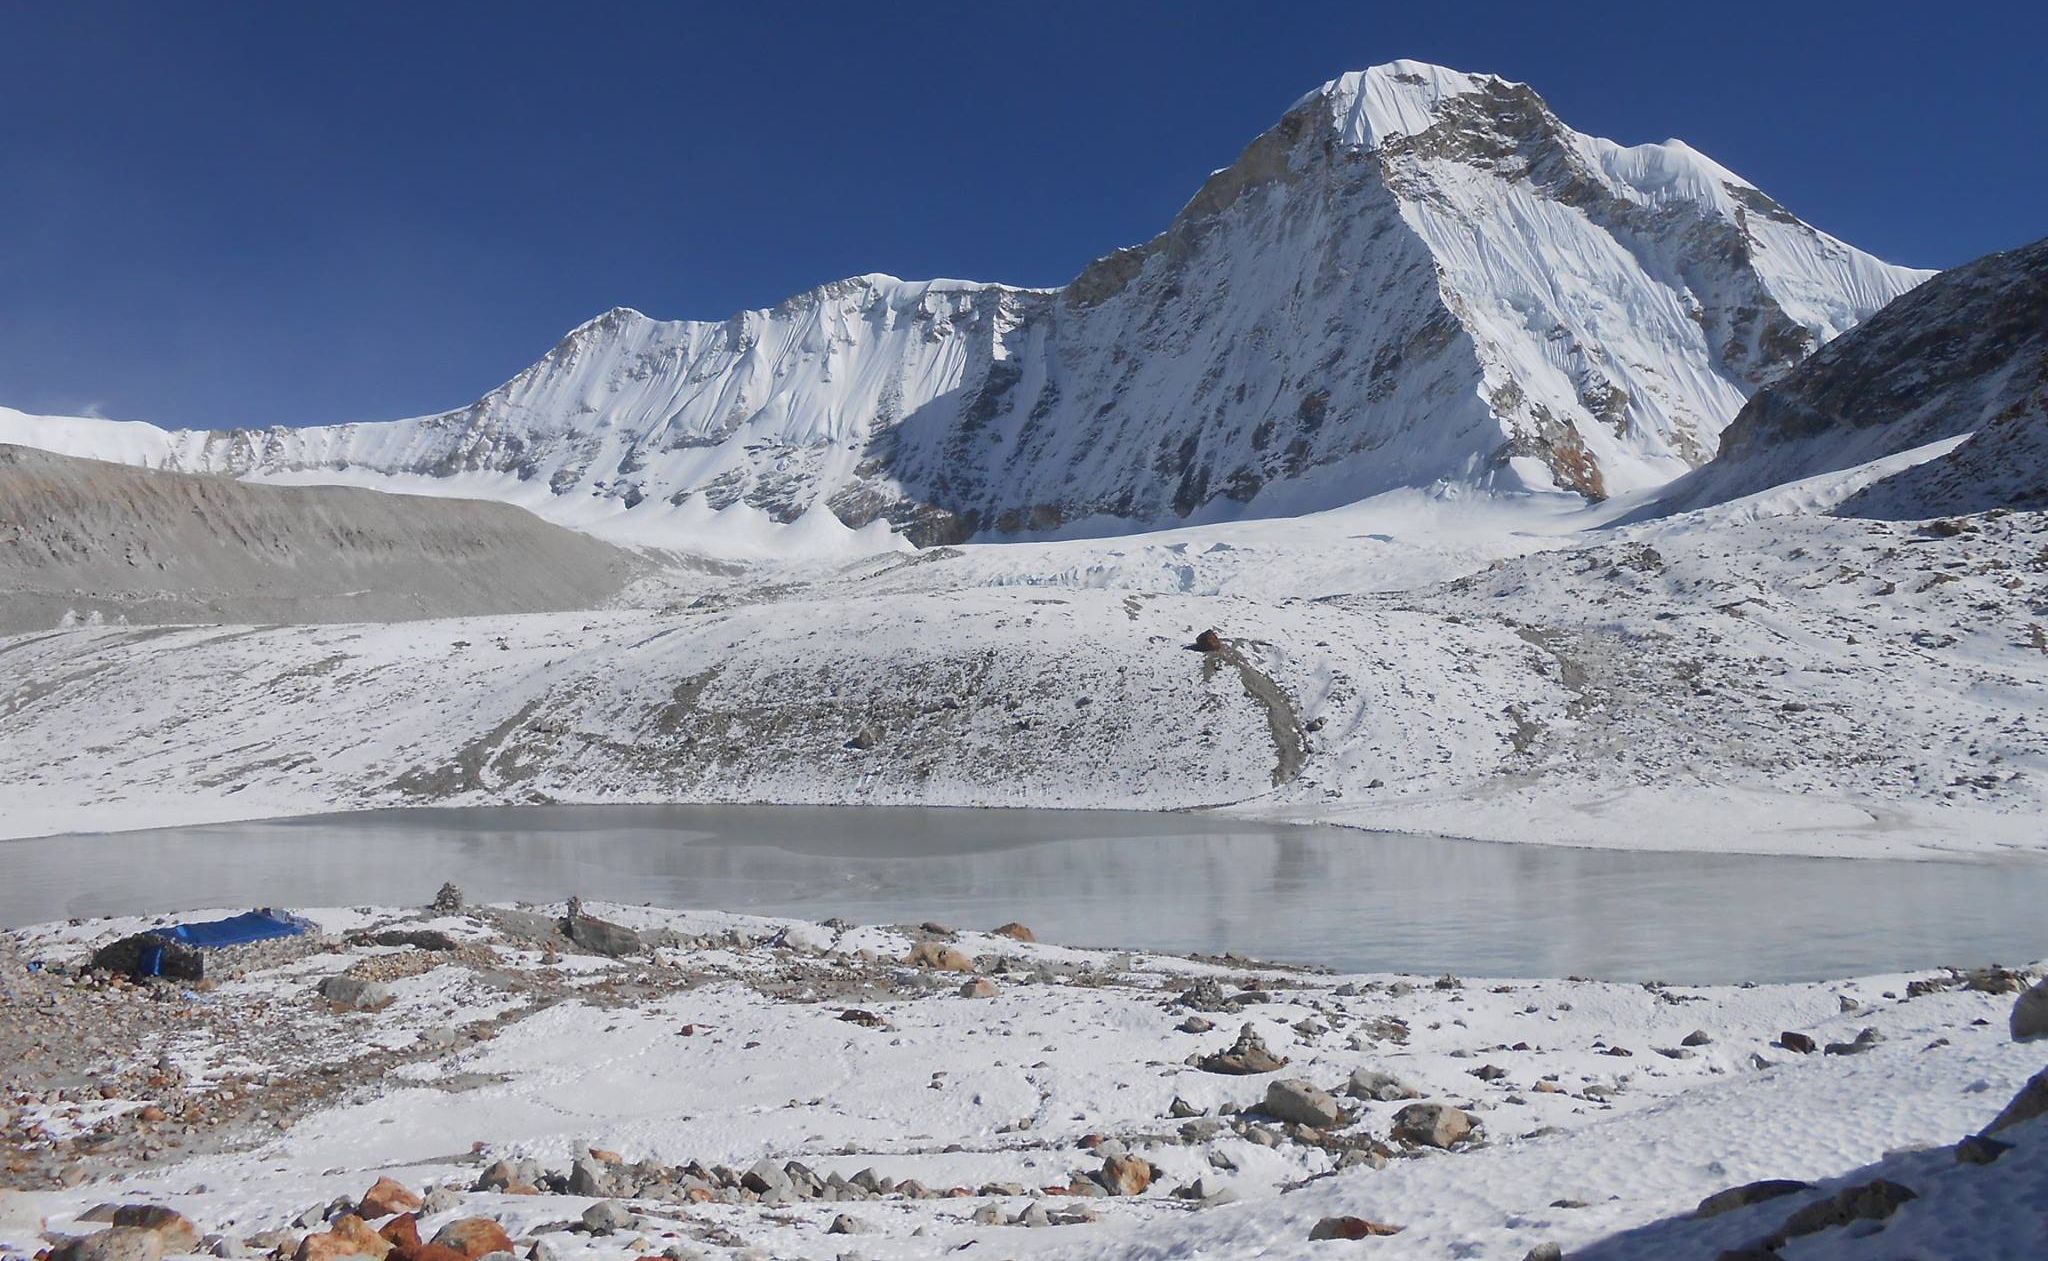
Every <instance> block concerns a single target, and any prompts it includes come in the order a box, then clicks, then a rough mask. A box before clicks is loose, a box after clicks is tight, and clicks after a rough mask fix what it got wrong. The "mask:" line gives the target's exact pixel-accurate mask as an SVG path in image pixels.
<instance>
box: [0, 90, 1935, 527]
mask: <svg viewBox="0 0 2048 1261" xmlns="http://www.w3.org/2000/svg"><path fill="white" fill-rule="evenodd" d="M1922 276H1923V273H1918V272H1913V271H1910V270H1908V269H1904V268H1897V267H1892V266H1889V265H1887V264H1885V263H1883V262H1881V261H1879V260H1877V259H1874V258H1872V257H1870V256H1869V255H1867V254H1863V253H1861V252H1860V251H1857V250H1854V249H1852V248H1850V247H1848V246H1846V245H1843V244H1842V243H1841V242H1839V241H1836V240H1834V239H1833V238H1832V237H1829V236H1827V235H1825V234H1824V233H1821V232H1818V231H1816V230H1815V229H1813V228H1811V227H1809V226H1808V225H1806V224H1804V223H1802V222H1801V221H1799V220H1798V219H1797V218H1795V217H1794V216H1793V215H1791V214H1790V213H1789V212H1788V211H1786V210H1785V209H1784V208H1783V207H1781V206H1779V205H1778V204H1777V203H1776V202H1774V201H1772V200H1771V199H1770V198H1768V197H1766V196H1765V195H1764V194H1763V193H1761V192H1759V191H1757V190H1756V189H1755V188H1754V187H1753V186H1752V185H1750V184H1748V183H1747V182H1745V181H1743V180H1741V179H1740V178H1738V177H1736V176H1735V175H1734V174H1733V173H1732V172H1730V171H1728V170H1727V169H1726V168H1725V167H1722V166H1721V165H1719V164H1718V163H1716V162H1714V161H1713V160H1711V159H1709V158H1707V157H1705V156H1704V155H1702V154H1699V153H1698V152H1696V151H1695V150H1693V149H1691V148H1690V147H1688V146H1686V145H1684V144H1682V143H1679V142H1676V141H1671V142H1666V143H1663V144H1649V145H1635V146H1623V145H1620V144H1616V143H1614V142H1612V141H1608V140H1603V139H1600V138H1597V137H1592V136H1586V135H1582V134H1580V133H1578V132H1575V131H1573V130H1572V129H1571V128H1569V127H1567V126H1566V125H1565V124H1564V123H1563V122H1562V121H1560V120H1559V119H1558V118H1557V116H1556V115H1555V114H1554V113H1553V112H1552V111H1551V110H1550V108H1549V106H1547V105H1546V104H1545V103H1544V102H1543V100H1542V98H1541V97H1539V96H1538V95H1537V94H1536V93H1535V92H1534V91H1533V90H1532V89H1531V88H1529V87H1528V86H1527V85H1524V84H1520V83H1515V82H1512V81H1510V80H1506V79H1501V78H1498V77H1495V76H1492V75H1481V74H1470V73H1466V72H1463V71H1457V70H1451V69H1447V68H1444V67H1441V66H1433V65H1429V64H1427V63H1424V62H1417V61H1396V62H1391V63H1388V64H1386V65H1383V66H1376V67H1373V68H1371V69H1368V70H1363V71H1358V72H1355V73H1352V74H1347V75H1343V76H1340V77H1338V78H1336V79H1333V80H1331V81H1330V82H1329V83H1327V84H1325V85H1324V86H1323V87H1322V88H1320V89H1318V90H1317V91H1316V92H1312V93H1310V94H1309V95H1308V96H1307V97H1304V98H1302V100H1301V102H1299V103H1297V105H1296V106H1295V107H1294V108H1293V109H1290V110H1289V111H1288V112H1287V113H1286V114H1285V115H1284V116H1283V117H1282V118H1281V119H1280V120H1279V121H1278V122H1277V123H1276V124H1275V125H1274V126H1273V127H1272V128H1270V129H1268V130H1267V131H1266V132H1265V133H1264V134H1262V135H1260V136H1259V137H1257V138H1256V139H1254V140H1253V141H1252V142H1251V144H1249V145H1248V146H1246V147H1245V149H1244V150H1243V151H1242V152H1241V153H1240V154H1239V156H1238V157H1237V159H1236V160H1235V161H1234V162H1233V163H1232V164H1231V165H1229V166H1227V167H1225V168H1223V169H1222V170H1219V171H1217V172H1215V173H1214V174H1212V175H1211V176H1210V177H1209V178H1208V179H1207V180H1206V181H1205V182H1204V183H1203V184H1202V186H1201V188H1200V189H1199V190H1198V191H1197V192H1196V194H1195V196H1194V197H1193V198H1192V199H1191V200H1190V201H1189V202H1188V203H1187V205H1186V206H1185V207H1183V209H1182V210H1181V211H1180V213H1179V214H1177V215H1176V216H1175V217H1174V220H1173V222H1172V223H1171V224H1169V225H1167V226H1166V228H1165V230H1164V231H1162V232H1161V233H1160V234H1159V235H1158V236H1157V237H1155V238H1153V239H1152V240H1150V241H1148V242H1146V243H1144V244H1143V245H1139V246H1136V247H1133V248H1130V249H1123V250H1118V251H1115V252H1113V253H1111V254H1109V255H1107V256H1105V257H1103V258H1101V259H1099V260H1097V261H1096V262H1095V263H1093V264H1091V265H1090V266H1089V267H1087V268H1086V269H1085V270H1084V271H1083V272H1082V273H1081V275H1079V276H1077V277H1076V278H1075V279H1074V280H1073V281H1072V282H1071V283H1069V284H1068V285H1066V286H1064V287H1062V288H1060V289H1057V290H1043V289H1023V288H1017V287H1012V286H1005V285H998V284H985V283H979V282H974V281H965V280H926V281H915V280H903V279H899V278H897V277H894V276H890V275H886V274H882V273H867V274H863V275H858V276H852V277H849V278H846V279H843V280H836V281H832V282H830V283H827V284H823V285H820V286H818V287H816V288H813V289H810V290H807V291H805V292H803V293H800V294H797V295H795V296H793V297H790V298H788V299H786V300H785V301H783V302H781V303H780V304H778V305H776V306H773V307H767V308H759V309H753V310H747V311H742V312H739V313H737V314H734V315H732V316H730V317H728V318H726V319H723V320H718V321H663V320H656V319H652V318H650V317H648V316H646V315H643V314H641V313H639V312H637V311H633V310H631V309H629V308H624V307H620V308H615V309H613V310H611V311H607V312H605V313H604V314H602V315H600V316H597V317H596V318H595V319H592V320H589V321H586V322H585V323H584V324H582V325H579V326H578V327H577V328H576V329H575V330H573V331H572V332H571V333H570V334H569V335H568V336H567V337H565V338H564V339H563V340H562V342H561V343H560V344H558V345H557V346H556V347H555V348H554V349H553V350H552V351H550V352H549V353H548V354H547V355H546V356H544V357H543V358H542V359H541V360H540V361H539V362H538V363H536V364H534V365H533V366H532V367H530V368H528V369H526V370H525V371H523V372H521V373H520V374H519V375H518V376H516V377H514V378H513V379H512V380H511V381H508V382H507V383H505V384H504V385H502V386H500V387H498V388H497V389H495V390H493V391H491V392H490V393H488V394H486V395H484V396H483V397H482V398H480V399H478V400H477V401H476V402H475V403H473V404H471V405H470V406H469V407H466V408H462V409H459V410H457V411H454V412H449V413H445V414H443V415H439V416H429V417H420V418H416V419H413V420H407V421H395V422H389V423H385V424H368V425H339V426H328V427H323V428H316V429H273V430H265V431H239V432H231V433H216V432H206V431H195V432H189V433H183V434H162V433H161V431H156V432H157V433H158V435H159V437H157V438H153V439H152V440H151V441H150V442H149V443H146V444H141V445H138V446H137V456H136V458H137V460H138V461H143V460H147V461H150V462H160V463H167V464H169V465H172V466H174V467H183V468H203V469H209V470H213V471H221V472H231V473H235V474H238V475H245V476H258V477H279V478H289V479H293V480H314V479H334V480H349V481H355V482H358V483H360V484H377V480H378V479H393V480H395V481H402V482H404V484H405V485H406V487H407V488H412V489H417V488H419V487H420V486H421V484H422V483H423V482H431V483H432V485H434V486H435V487H436V488H437V489H441V490H442V493H464V494H480V495H487V496H494V497H509V498H513V499H515V501H517V502H520V503H522V504H524V505H526V506H529V507H532V508H534V509H535V510H536V511H540V512H542V513H543V514H548V515H554V516H555V517H556V518H557V519H559V520H562V521H564V522H566V523H571V524H577V525H579V526H583V527H585V528H592V527H593V526H598V527H603V528H606V529H610V528H611V527H613V526H623V527H625V528H624V530H623V532H624V533H626V534H629V535H631V536H633V537H641V538H645V537H649V536H650V535H651V536H654V537H659V538H661V539H662V541H665V542H674V543H677V544H680V545H685V546H687V545H689V544H690V543H691V541H692V540H691V538H689V537H680V538H671V537H670V535H671V534H672V533H674V532H676V531H682V532H683V533H684V534H688V533H690V532H692V531H699V530H702V529H706V528H708V526H707V523H708V522H714V521H722V520H725V519H726V518H727V517H728V516H734V517H735V519H737V517H738V516H744V517H745V518H746V520H747V522H748V523H749V524H748V525H747V529H748V530H749V531H752V530H754V529H756V528H757V526H756V524H755V523H756V522H758V521H759V520H762V519H765V520H767V521H770V522H775V523H781V524H783V525H785V526H786V525H793V524H795V523H797V522H799V521H801V520H804V519H805V518H806V516H807V514H809V515H810V519H811V520H812V521H813V522H815V521H817V520H818V518H817V516H816V515H815V514H816V513H817V511H819V510H820V509H821V508H822V509H828V510H829V511H830V512H831V513H832V514H836V515H837V517H838V518H839V519H840V520H841V521H842V522H844V523H845V525H847V526H849V527H853V528H855V529H860V528H862V527H866V526H869V525H871V524H874V523H877V522H886V523H887V524H888V526H889V527H891V528H894V529H896V530H899V531H901V532H902V533H904V534H906V535H908V536H909V537H910V538H912V539H913V540H915V541H917V542H920V543H933V542H945V541H952V540H957V539H962V538H968V537H976V536H980V537H991V536H993V537H1006V536H1014V535H1018V534H1042V533H1046V532H1051V531H1069V532H1072V531H1087V532H1098V533H1099V532H1105V531H1124V530H1132V529H1144V528H1153V527H1157V526H1162V525H1171V524H1178V523H1182V522H1192V521H1211V520H1218V519H1227V518H1232V517H1239V516H1276V515H1290V514H1294V513H1299V512H1304V511H1313V510H1318V509H1322V508H1329V507H1334V506H1336V505H1339V504H1344V503H1349V502H1353V501H1356V500H1358V499H1362V498H1365V497H1368V496H1371V495H1375V494H1379V493H1381V492H1385V491H1391V490H1396V489H1401V488H1413V487H1437V488H1454V489H1458V490H1460V491H1461V492H1462V491H1465V490H1470V491H1478V492H1486V493H1507V494H1524V493H1529V492H1554V491H1560V490H1562V491H1572V492H1577V493H1580V494H1583V495H1587V496H1591V497H1600V496H1603V495H1607V494H1612V493H1615V492H1617V491H1621V490H1631V489H1636V488H1641V487H1646V486H1652V485H1657V484H1661V483H1663V482H1665V481H1668V480H1670V479H1671V478H1673V477H1676V476H1678V475H1680V474H1682V473H1685V472H1687V471H1689V470H1690V469H1692V468H1694V467H1696V466H1697V465H1699V464H1700V463H1703V462H1704V461H1705V460H1706V459H1707V458H1708V457H1709V456H1710V455H1711V454H1712V452H1713V451H1714V449H1715V445H1716V442H1717V441H1718V438H1719V435H1720V432H1721V429H1722V427H1723V426H1725V425H1726V424H1727V423H1728V421H1729V420H1730V419H1731V418H1732V417H1733V416H1734V415H1735V413H1736V411H1737V410H1738V409H1739V408H1740V407H1741V406H1742V404H1743V402H1744V400H1745V399H1746V398H1747V397H1748V396H1749V395H1750V394H1751V393H1753V392H1754V391H1755V390H1756V389H1757V388H1758V387H1760V386H1762V385H1765V384H1767V383H1769V382H1770V381H1773V380H1776V379H1777V378H1778V377H1779V376H1781V375H1782V374H1783V373H1784V372H1785V371H1786V370H1787V369H1789V368H1790V367H1791V366H1792V365H1794V364H1796V363H1797V362H1798V361H1799V360H1801V359H1802V358H1804V357H1805V356H1806V355H1808V354H1809V353H1811V352H1812V350H1813V349H1814V348H1815V347H1817V346H1819V345H1821V344H1823V343H1824V342H1826V341H1827V340H1828V339H1830V338H1832V337H1834V336H1835V335H1837V334H1838V333H1840V332H1842V331H1843V330H1844V329H1847V328H1849V327H1851V326H1852V325H1854V324H1855V323H1857V322H1858V321H1860V320H1861V319H1862V318H1864V317H1865V316H1867V315H1868V314H1870V313H1871V312H1872V311H1875V310H1876V309H1877V308H1879V307H1880V306H1882V305H1884V303H1886V302H1887V301H1889V300H1890V299H1891V298H1892V297H1895V296H1897V295H1898V294H1899V293H1901V292H1903V291H1905V290H1906V289H1908V288H1910V287H1912V285H1914V284H1915V283H1917V282H1918V281H1919V280H1920V279H1921V278H1922ZM81 426H83V427H84V428H81ZM30 428H32V429H33V430H35V432H37V433H40V434H42V435H44V436H45V437H46V438H48V436H50V435H61V436H62V438H63V441H64V442H65V443H67V444H73V443H76V444H85V445H90V446H92V447H93V448H94V449H95V450H104V449H106V448H108V447H109V446H117V445H119V444H118V443H113V442H112V441H111V440H107V441H102V440H101V438H99V437H91V436H89V434H88V430H90V429H91V422H84V421H81V422H76V423H75V424H67V425H57V426H52V425H41V426H32V427H30ZM7 436H8V430H7V426H6V424H5V417H4V416H0V440H4V439H6V437H7ZM17 440H19V441H24V442H27V443H31V444H37V439H36V437H34V436H25V437H20V438H18V439H17ZM144 446H146V447H147V448H148V449H147V450H146V451H145V450H143V447H144ZM60 449H68V448H60ZM636 523H637V524H644V525H645V526H646V527H647V528H646V529H644V530H643V529H639V528H637V524H636ZM877 528H880V527H877Z"/></svg>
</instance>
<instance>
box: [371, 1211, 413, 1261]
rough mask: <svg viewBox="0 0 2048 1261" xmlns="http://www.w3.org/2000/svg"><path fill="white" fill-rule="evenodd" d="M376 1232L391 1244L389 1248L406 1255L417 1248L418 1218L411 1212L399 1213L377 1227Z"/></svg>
mask: <svg viewBox="0 0 2048 1261" xmlns="http://www.w3.org/2000/svg"><path fill="white" fill-rule="evenodd" d="M377 1234H378V1235H379V1236H380V1237H382V1238H383V1239H384V1241H385V1242H387V1243H389V1244H390V1245H391V1250H392V1251H393V1252H396V1253H398V1254H399V1255H401V1256H407V1255H410V1254H412V1253H414V1252H417V1251H418V1250H419V1247H420V1244H421V1243H422V1242H424V1241H423V1240H421V1239H420V1219H419V1217H418V1216H417V1215H416V1214H413V1213H400V1214H399V1215H398V1216H396V1217H394V1218H392V1219H391V1220H390V1221H388V1222H385V1223H384V1224H383V1225H382V1226H379V1227H378V1228H377Z"/></svg>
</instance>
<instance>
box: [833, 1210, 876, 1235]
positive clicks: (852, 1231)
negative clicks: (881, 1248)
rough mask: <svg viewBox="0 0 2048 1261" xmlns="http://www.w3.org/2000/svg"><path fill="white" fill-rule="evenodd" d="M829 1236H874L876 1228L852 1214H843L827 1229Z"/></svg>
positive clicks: (834, 1219)
mask: <svg viewBox="0 0 2048 1261" xmlns="http://www.w3.org/2000/svg"><path fill="white" fill-rule="evenodd" d="M825 1233H826V1234H828V1235H872V1234H874V1233H875V1228H874V1227H873V1226H871V1225H869V1224H868V1223H867V1222H864V1221H862V1220H861V1219H860V1218H858V1217H855V1216H853V1215H852V1214H851V1213H841V1214H840V1215H839V1216H837V1217H835V1218H833V1219H832V1224H831V1225H830V1226H827V1227H826V1228H825Z"/></svg>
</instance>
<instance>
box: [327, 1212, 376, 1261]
mask: <svg viewBox="0 0 2048 1261" xmlns="http://www.w3.org/2000/svg"><path fill="white" fill-rule="evenodd" d="M327 1233H328V1234H330V1235H333V1236H334V1237H335V1238H337V1239H340V1240H342V1241H343V1242H345V1243H346V1244H348V1246H349V1251H350V1252H351V1253H352V1254H354V1255H356V1256H362V1257H369V1258H370V1259H371V1261H384V1258H385V1257H386V1256H387V1255H389V1253H390V1252H391V1247H392V1244H391V1241H390V1240H389V1239H386V1238H385V1237H384V1236H382V1235H380V1234H378V1233H377V1232H376V1231H374V1230H371V1229H370V1226H369V1223H368V1222H365V1221H364V1220H363V1219H362V1218H360V1217H358V1216H356V1215H355V1214H354V1213H343V1214H342V1215H341V1216H339V1217H337V1218H335V1219H334V1220H333V1221H332V1222H329V1223H328V1224H327Z"/></svg>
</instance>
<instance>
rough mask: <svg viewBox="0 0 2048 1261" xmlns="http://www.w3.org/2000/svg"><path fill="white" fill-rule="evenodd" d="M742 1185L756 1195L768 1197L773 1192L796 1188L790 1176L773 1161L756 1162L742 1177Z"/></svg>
mask: <svg viewBox="0 0 2048 1261" xmlns="http://www.w3.org/2000/svg"><path fill="white" fill-rule="evenodd" d="M740 1185H741V1186H743V1187H745V1188H746V1189H747V1190H749V1191H752V1192H753V1193H754V1194H755V1195H767V1194H768V1193H769V1192H771V1191H789V1190H791V1189H793V1188H794V1187H795V1185H796V1184H795V1183H794V1182H792V1181H791V1180H790V1176H789V1174H788V1173H787V1172H786V1171H785V1170H784V1169H783V1168H782V1166H781V1165H778V1164H776V1163H775V1162H774V1161H772V1160H767V1159H762V1160H758V1161H755V1162H754V1165H753V1167H752V1168H750V1169H748V1170H747V1171H746V1172H745V1173H744V1174H741V1175H740Z"/></svg>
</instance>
